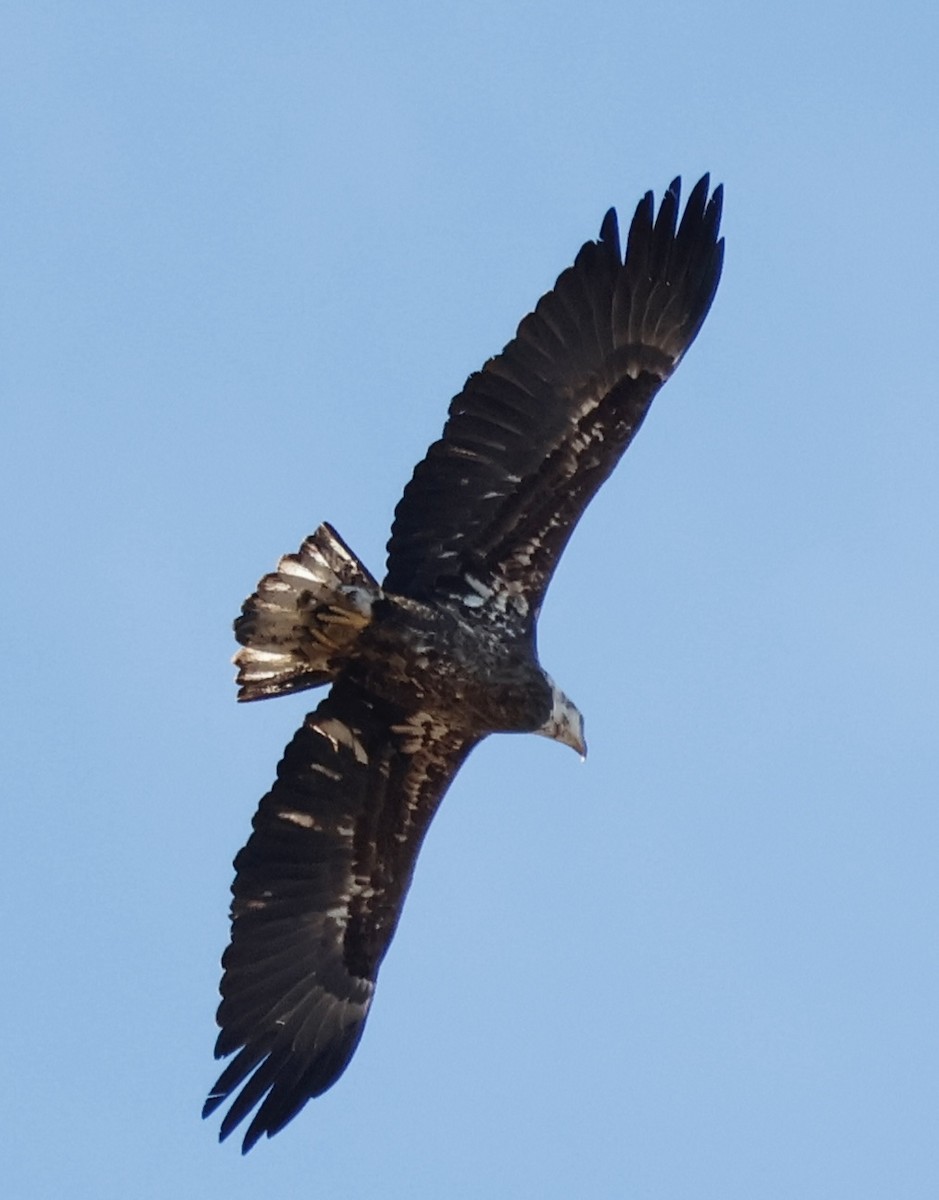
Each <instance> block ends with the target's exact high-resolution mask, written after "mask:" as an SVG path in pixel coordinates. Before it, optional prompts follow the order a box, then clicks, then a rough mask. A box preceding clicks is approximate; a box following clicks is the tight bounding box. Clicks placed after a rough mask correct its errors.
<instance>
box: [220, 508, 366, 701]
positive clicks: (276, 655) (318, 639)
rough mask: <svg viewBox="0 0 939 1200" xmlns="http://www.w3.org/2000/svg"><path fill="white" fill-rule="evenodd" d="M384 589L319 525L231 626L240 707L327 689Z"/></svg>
mask: <svg viewBox="0 0 939 1200" xmlns="http://www.w3.org/2000/svg"><path fill="white" fill-rule="evenodd" d="M380 596H381V589H380V588H379V586H378V584H377V583H376V582H375V580H374V579H373V578H372V576H371V575H370V574H369V573H368V571H367V570H366V569H365V567H364V566H363V565H362V564H361V563H360V562H359V560H358V559H357V558H356V557H355V555H354V554H353V553H352V551H351V550H350V549H349V547H348V546H347V545H346V544H345V542H343V540H342V539H341V538H340V537H339V535H338V534H337V533H336V531H335V530H334V529H333V528H332V527H331V526H329V525H321V526H320V527H319V529H317V531H316V532H315V533H314V534H312V535H311V536H310V537H308V538H307V539H306V541H305V542H304V543H303V545H302V546H301V547H300V549H299V551H298V552H297V553H296V554H285V555H284V557H283V558H282V559H281V560H280V562H279V563H278V564H277V570H276V571H275V572H274V573H273V574H271V575H265V576H264V578H263V579H262V580H261V582H260V583H259V584H258V590H257V591H256V592H255V593H254V595H253V596H249V598H248V599H247V600H246V601H245V602H244V605H243V606H242V609H241V616H240V617H238V619H237V620H236V621H235V637H236V638H237V639H238V641H239V642H240V643H241V646H242V649H241V650H239V651H238V653H237V654H236V655H235V657H234V660H233V661H234V663H235V666H236V667H237V668H238V699H239V700H263V699H265V698H266V697H268V696H284V695H286V694H287V693H288V692H298V691H301V690H302V689H303V688H310V687H317V686H318V685H319V684H323V683H329V682H330V681H331V680H332V679H333V678H334V676H335V675H336V673H337V671H338V670H339V668H340V667H341V665H342V663H343V661H344V660H345V659H346V658H348V656H349V654H350V652H351V651H352V648H353V644H354V643H355V640H356V638H357V637H358V635H359V633H360V632H361V630H362V629H364V628H365V626H366V625H368V623H369V621H370V620H371V618H372V605H373V604H374V603H375V601H376V600H378V599H379V597H380Z"/></svg>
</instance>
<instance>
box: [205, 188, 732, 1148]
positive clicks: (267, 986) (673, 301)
mask: <svg viewBox="0 0 939 1200" xmlns="http://www.w3.org/2000/svg"><path fill="white" fill-rule="evenodd" d="M721 199H722V190H721V188H720V187H718V188H716V189H715V190H714V192H713V193H710V184H709V179H708V176H707V175H705V176H704V178H703V179H701V180H700V181H699V182H698V184H697V185H696V186H695V188H694V190H693V191H692V192H691V195H690V196H689V198H688V201H687V203H686V205H685V209H684V212H683V213H682V214H681V219H680V220H679V208H680V180H678V179H676V180H675V181H674V182H673V183H672V184H671V186H670V187H669V188H668V190H667V191H666V192H665V195H664V197H663V198H662V201H661V203H660V205H659V208H658V212H656V210H655V205H654V202H653V197H652V193H651V192H649V193H647V194H646V195H645V196H644V197H643V199H642V200H641V201H640V202H639V205H638V207H637V208H636V212H635V215H634V217H633V219H632V223H631V225H630V228H629V234H628V237H627V243H626V253H625V256H624V255H623V253H622V251H621V248H620V238H619V230H618V224H617V218H616V212H615V211H614V210H613V209H611V210H610V211H609V212H608V213H607V215H606V217H605V218H604V220H603V224H602V226H601V229H600V236H599V238H598V239H597V241H594V242H588V243H587V244H586V245H585V246H584V247H583V248H582V249H581V251H580V253H579V254H578V255H577V258H576V259H575V261H574V265H573V266H572V267H569V268H568V269H567V270H566V271H564V272H563V274H562V275H561V276H560V277H559V279H558V281H557V283H556V284H555V285H554V288H553V289H552V290H551V291H550V292H548V293H547V295H545V296H543V297H542V298H541V300H539V301H538V304H537V305H536V306H535V309H534V311H533V312H532V313H530V314H529V315H528V316H527V317H525V318H524V320H523V321H522V322H521V324H520V325H519V327H518V331H517V333H516V335H515V337H514V338H513V339H512V341H511V342H509V344H508V345H507V346H506V347H505V349H504V350H503V351H502V353H501V354H498V355H496V357H495V358H491V359H489V361H488V362H487V363H486V364H485V366H484V367H483V368H482V370H481V371H477V372H476V373H474V374H473V375H470V377H469V379H468V380H467V381H466V384H465V386H464V387H463V390H462V391H461V392H460V394H459V395H458V396H456V397H455V398H454V400H453V401H452V402H451V404H450V410H449V416H448V418H447V422H446V424H445V426H444V429H443V434H442V436H441V437H440V439H439V440H438V441H436V442H434V443H433V445H431V447H430V448H429V450H428V451H427V454H426V456H425V458H424V459H423V461H422V462H420V463H418V465H417V467H416V469H415V471H414V475H413V478H412V479H411V481H410V483H409V484H408V485H407V487H406V488H405V489H404V495H403V496H402V498H401V501H400V502H399V504H398V507H397V509H396V510H395V518H394V524H393V525H392V529H391V539H390V541H389V543H388V563H387V572H386V575H385V579H384V582H383V583H381V584H379V583H378V582H377V581H376V580H375V579H374V577H373V576H372V575H370V574H369V572H368V570H367V569H366V568H365V567H364V566H363V565H362V563H361V562H359V560H358V558H356V556H355V554H354V553H353V552H352V551H351V550H350V549H349V547H348V546H347V545H346V544H345V542H343V540H342V539H341V538H340V537H339V535H338V534H337V533H336V531H335V530H334V529H333V528H332V527H331V526H330V525H321V526H320V527H319V528H318V529H317V530H316V532H315V533H313V534H312V535H311V536H310V537H308V538H307V539H306V541H304V543H303V545H302V546H301V547H300V549H299V551H298V552H297V553H296V554H288V555H286V556H285V557H284V558H282V559H281V560H280V562H279V564H278V566H277V570H276V571H274V572H273V573H272V574H270V575H265V576H264V578H263V579H262V580H261V582H260V583H259V584H258V588H257V591H256V592H255V593H254V594H253V595H252V596H251V597H250V598H249V599H248V600H246V601H245V604H244V606H243V608H242V613H241V616H240V617H238V619H237V620H236V622H235V635H236V638H237V640H238V642H239V643H240V645H241V649H240V650H239V651H238V653H237V655H236V656H235V663H236V665H237V667H238V684H239V692H238V699H239V700H262V699H266V698H267V697H269V696H282V695H286V694H287V693H290V692H296V691H300V690H302V689H305V688H312V687H319V686H320V685H323V684H331V688H330V691H329V693H328V694H327V695H326V697H325V699H323V700H322V701H321V702H320V704H319V706H318V707H317V708H316V709H315V711H314V712H311V713H310V714H309V715H308V716H307V717H306V719H305V720H304V722H303V724H302V726H301V727H300V729H299V730H298V731H297V733H296V735H295V736H294V738H293V740H292V741H291V742H290V744H289V745H288V746H287V749H286V751H285V752H284V757H283V759H282V760H281V762H280V765H279V766H278V768H277V778H276V781H275V782H274V785H273V787H272V788H271V790H270V791H269V792H268V793H267V795H266V796H264V798H263V799H262V800H261V803H260V807H259V808H258V811H257V814H256V816H255V818H254V822H253V832H252V834H251V836H250V838H249V839H248V842H247V845H245V847H244V848H243V849H242V850H241V851H240V853H239V854H238V856H237V857H236V859H235V864H234V865H235V872H236V874H235V881H234V883H233V884H232V894H233V897H234V899H233V901H232V906H231V921H232V930H231V942H230V944H229V946H228V948H227V950H226V951H225V954H224V956H223V959H222V967H223V977H222V982H221V995H222V1001H221V1005H220V1006H219V1009H218V1024H219V1026H220V1028H221V1032H220V1034H219V1036H218V1041H217V1044H216V1049H215V1053H216V1057H217V1058H224V1057H227V1056H230V1055H234V1057H233V1058H232V1059H231V1061H230V1062H229V1063H228V1064H227V1066H226V1067H225V1069H224V1070H223V1071H222V1073H221V1075H220V1076H219V1078H218V1080H217V1082H216V1084H215V1086H214V1087H213V1088H212V1090H211V1092H210V1094H209V1098H208V1100H207V1101H206V1104H205V1108H204V1110H203V1115H204V1116H208V1115H209V1114H210V1113H212V1112H214V1111H215V1109H217V1108H218V1107H219V1106H220V1105H222V1104H224V1103H226V1102H229V1101H230V1106H229V1108H228V1111H227V1113H226V1114H225V1117H224V1119H223V1121H222V1124H221V1132H220V1137H221V1138H225V1137H227V1136H228V1135H229V1134H230V1133H231V1132H232V1130H233V1129H234V1128H235V1127H236V1126H237V1125H238V1124H240V1122H241V1121H243V1120H244V1119H245V1118H246V1117H247V1116H248V1115H249V1114H251V1113H252V1111H253V1110H255V1109H256V1111H255V1112H254V1115H253V1117H252V1120H251V1122H250V1124H249V1126H248V1129H247V1133H246V1134H245V1137H244V1142H243V1151H244V1152H247V1151H248V1150H249V1149H250V1148H251V1147H252V1146H253V1145H254V1144H255V1142H256V1141H257V1140H258V1139H259V1138H260V1137H261V1136H262V1135H263V1134H267V1136H268V1137H271V1136H272V1135H273V1134H275V1133H277V1132H278V1131H279V1130H280V1129H282V1128H283V1127H284V1126H285V1125H286V1124H287V1123H288V1121H290V1120H292V1119H293V1117H295V1116H296V1115H297V1113H298V1112H299V1111H300V1110H301V1109H302V1108H303V1106H304V1105H305V1104H306V1102H307V1101H308V1100H310V1099H312V1098H313V1097H314V1096H318V1095H320V1094H321V1093H322V1092H324V1091H326V1089H327V1088H329V1087H331V1086H332V1084H333V1083H335V1081H336V1080H337V1079H338V1078H339V1076H340V1075H341V1074H342V1072H343V1071H344V1070H345V1068H346V1066H347V1065H348V1063H349V1060H350V1059H351V1057H352V1055H353V1053H354V1052H355V1048H356V1046H357V1045H358V1042H359V1038H360V1037H361V1036H362V1030H363V1028H364V1026H365V1021H366V1018H367V1016H368V1011H369V1007H370V1005H371V1003H372V995H373V993H374V990H375V982H376V979H377V976H378V969H379V966H380V965H381V962H382V959H383V958H384V956H385V953H386V951H387V949H388V946H389V943H390V942H391V939H392V937H393V936H394V932H395V928H396V927H397V924H398V919H399V917H400V915H401V908H402V905H403V903H404V898H405V895H406V894H407V890H408V886H409V884H410V882H411V876H412V874H413V871H414V865H415V862H416V860H417V855H418V852H419V850H420V847H421V843H422V841H423V839H424V835H425V833H426V832H427V828H428V826H429V824H430V822H431V819H432V818H433V816H434V813H435V812H436V811H437V808H438V806H439V805H440V802H441V800H442V799H443V796H444V794H445V792H446V790H447V788H448V787H449V786H450V784H451V782H452V781H453V778H454V776H455V775H456V773H457V771H458V770H459V769H460V766H461V764H462V763H463V762H464V760H465V759H466V756H467V755H468V754H469V752H470V751H471V750H472V749H473V747H474V746H477V745H478V744H479V743H480V742H481V741H482V740H483V738H485V737H486V736H487V735H488V734H490V733H525V732H530V733H540V734H543V735H545V736H546V737H550V738H554V739H555V740H556V741H559V742H563V743H564V744H565V745H567V746H571V747H573V749H575V750H576V751H577V752H578V753H579V754H580V755H584V754H585V752H586V747H585V743H584V730H583V719H582V717H581V714H580V713H579V711H578V710H577V708H576V707H575V706H574V704H573V703H572V702H571V701H570V700H569V699H568V697H567V696H566V695H565V694H564V693H563V692H562V691H561V690H560V689H559V688H558V687H557V685H556V684H555V683H554V682H553V680H552V679H551V677H550V676H549V675H548V674H547V672H545V671H544V670H543V669H542V667H541V665H540V663H539V661H538V653H537V647H536V626H537V621H538V613H539V611H540V609H541V604H542V601H543V599H544V594H545V590H546V588H547V586H548V583H549V582H550V580H551V576H552V574H553V573H554V569H555V567H556V566H557V562H558V559H559V558H560V556H561V552H562V551H563V549H564V546H565V545H566V544H567V540H568V538H569V537H570V535H571V533H572V531H573V529H574V526H575V525H576V524H577V521H578V520H579V519H580V516H581V514H582V513H583V511H584V509H585V508H586V506H587V504H588V503H589V501H590V500H591V498H592V497H593V495H594V494H595V493H596V491H597V489H598V488H599V487H600V485H601V484H602V483H603V481H604V480H605V479H606V478H607V477H608V476H609V474H610V473H611V471H612V470H613V468H614V467H615V466H616V464H617V462H619V459H620V456H621V455H622V453H623V451H624V450H625V449H626V447H627V446H628V445H629V443H630V441H631V440H632V438H633V435H634V434H635V433H636V430H637V429H638V428H639V426H640V425H641V424H642V421H643V419H644V418H645V415H646V413H647V412H648V410H649V405H650V404H651V402H652V398H653V397H654V396H655V394H656V392H657V391H658V390H659V388H660V387H661V386H662V384H663V383H664V382H665V381H666V380H667V379H668V378H669V376H670V375H671V374H672V372H673V371H674V370H675V368H676V366H677V365H678V363H679V361H680V360H681V357H682V355H683V354H684V353H685V351H686V350H687V349H688V347H689V346H690V345H691V343H692V342H693V341H694V339H695V337H696V335H697V333H698V330H699V329H700V328H701V325H702V323H703V321H704V318H705V317H706V316H707V313H708V310H709V308H710V306H711V301H712V300H713V298H714V293H715V291H716V289H717V284H718V280H719V279H720V274H721V264H722V260H723V251H724V243H723V239H719V238H718V229H719V224H720V212H721Z"/></svg>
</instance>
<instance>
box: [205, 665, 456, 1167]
mask: <svg viewBox="0 0 939 1200" xmlns="http://www.w3.org/2000/svg"><path fill="white" fill-rule="evenodd" d="M473 745H474V743H473V742H467V741H466V740H463V739H461V738H460V737H458V736H456V735H454V734H451V733H450V732H449V731H448V730H447V729H446V728H445V727H444V726H442V725H441V723H439V722H435V721H434V720H433V719H432V717H431V716H430V715H428V714H423V713H417V714H411V715H410V716H406V715H405V714H403V713H401V712H399V711H396V710H394V709H393V708H391V707H390V706H388V705H383V704H380V703H378V702H376V701H375V700H373V699H372V698H370V697H369V696H367V695H366V694H364V693H363V692H361V691H360V690H358V689H357V688H356V687H354V686H353V685H351V684H349V683H346V682H342V681H340V682H339V683H337V684H336V686H335V687H334V688H333V690H332V692H331V693H330V694H329V696H328V697H327V698H326V699H325V700H324V701H323V702H322V703H321V704H320V706H319V708H317V710H316V712H314V713H311V714H310V715H309V716H308V717H307V719H306V721H305V722H304V724H303V726H302V727H301V728H300V729H299V730H298V732H297V734H296V736H295V737H294V739H293V741H292V742H291V743H290V745H289V746H288V747H287V749H286V751H285V754H284V757H283V760H282V761H281V763H280V766H279V767H278V770H277V781H276V783H275V784H274V786H273V788H272V789H271V790H270V792H268V794H267V795H266V796H265V797H264V799H263V800H262V801H261V805H260V808H259V809H258V812H257V815H256V816H255V818H254V832H253V833H252V835H251V837H250V839H249V841H248V843H247V845H246V846H245V847H244V849H243V850H242V851H241V852H240V853H239V854H238V856H237V858H236V859H235V869H236V872H237V874H236V876H235V882H234V884H233V885H232V892H233V895H234V900H233V902H232V938H231V944H230V945H229V947H228V949H227V950H226V952H225V955H224V957H223V959H222V965H223V967H224V976H223V979H222V984H221V992H222V1003H221V1005H220V1007H219V1010H218V1023H219V1025H220V1026H221V1033H220V1034H219V1038H218V1043H217V1045H216V1050H215V1053H216V1057H218V1058H221V1057H224V1056H225V1055H229V1054H234V1053H235V1052H236V1051H237V1054H236V1057H235V1058H234V1059H233V1060H232V1061H231V1062H230V1063H229V1064H228V1066H227V1067H226V1069H225V1070H224V1071H223V1072H222V1074H221V1076H220V1077H219V1079H218V1081H217V1082H216V1084H215V1086H214V1088H213V1089H212V1091H211V1092H210V1094H209V1098H208V1100H207V1101H206V1104H205V1108H204V1109H203V1116H208V1115H209V1113H211V1112H214V1110H215V1109H216V1108H218V1107H219V1105H221V1104H222V1103H223V1102H224V1101H226V1100H229V1099H231V1098H232V1097H234V1099H233V1100H232V1104H231V1106H230V1108H229V1110H228V1112H227V1114H226V1115H225V1118H224V1120H223V1121H222V1126H221V1133H220V1136H221V1137H222V1138H224V1137H227V1136H228V1134H229V1133H231V1131H232V1130H233V1129H234V1128H235V1126H236V1125H238V1124H239V1122H241V1121H242V1120H243V1119H244V1118H245V1117H246V1116H247V1115H248V1113H249V1112H251V1110H252V1109H253V1108H255V1106H257V1105H259V1106H260V1107H259V1108H258V1111H257V1113H256V1114H255V1116H254V1119H253V1120H252V1122H251V1124H250V1126H249V1127H248V1131H247V1133H246V1135H245V1139H244V1145H243V1148H244V1150H245V1151H248V1150H249V1149H250V1148H251V1147H252V1146H253V1145H254V1143H255V1142H256V1141H257V1140H258V1138H259V1137H261V1135H262V1134H265V1133H266V1134H267V1135H268V1136H269V1137H270V1136H271V1135H272V1134H274V1133H276V1132H277V1131H278V1130H279V1129H282V1128H283V1126H284V1125H286V1124H287V1122H288V1121H290V1120H291V1118H293V1117H294V1116H296V1114H297V1113H298V1112H299V1111H300V1109H301V1108H302V1107H303V1106H304V1104H306V1102H307V1101H308V1100H310V1099H311V1098H312V1097H314V1096H318V1095H319V1094H320V1093H321V1092H324V1091H325V1090H326V1089H327V1088H328V1087H330V1086H331V1085H332V1084H333V1083H334V1082H335V1081H336V1080H337V1079H338V1078H339V1076H340V1075H341V1074H342V1072H343V1071H344V1070H345V1068H346V1066H347V1064H348V1062H349V1060H350V1058H351V1057H352V1055H353V1053H354V1051H355V1048H356V1046H357V1045H358V1041H359V1038H360V1037H361V1035H362V1029H363V1026H364V1024H365V1019H366V1017H367V1015H368V1010H369V1005H370V1004H371V999H372V993H373V991H374V988H375V979H376V976H377V973H378V967H379V964H380V963H381V960H382V958H383V957H384V954H385V951H386V950H387V949H388V944H389V942H390V941H391V938H392V936H393V935H394V931H395V927H396V926H397V923H398V918H399V916H400V913H401V906H402V904H403V902H404V897H405V894H406V893H407V889H408V885H409V884H410V881H411V875H412V873H413V870H414V863H415V860H416V858H417V854H418V851H419V850H420V846H421V842H422V841H423V838H424V834H425V832H426V830H427V827H428V825H429V823H430V820H431V818H432V817H433V815H434V813H435V811H436V809H437V806H438V805H439V803H440V801H441V799H442V798H443V795H444V793H445V791H446V789H447V787H448V785H449V783H450V781H451V779H452V778H453V776H454V775H455V773H456V771H457V770H458V769H459V766H460V764H461V763H462V762H463V760H464V759H465V757H466V755H467V754H468V753H469V751H470V750H471V749H472V747H473ZM239 1089H240V1091H239ZM235 1093H238V1094H237V1095H235Z"/></svg>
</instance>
